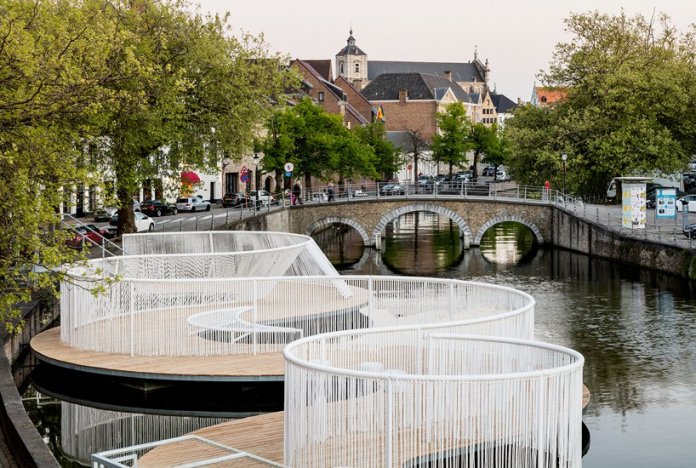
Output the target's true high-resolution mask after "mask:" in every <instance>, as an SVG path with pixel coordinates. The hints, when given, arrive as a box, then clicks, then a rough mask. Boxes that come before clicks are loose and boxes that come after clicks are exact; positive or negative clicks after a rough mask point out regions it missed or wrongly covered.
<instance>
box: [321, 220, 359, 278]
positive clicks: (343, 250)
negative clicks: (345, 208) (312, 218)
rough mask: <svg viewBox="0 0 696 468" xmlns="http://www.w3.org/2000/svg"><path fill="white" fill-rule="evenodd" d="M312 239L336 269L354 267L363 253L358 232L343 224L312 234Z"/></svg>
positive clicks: (335, 224)
mask: <svg viewBox="0 0 696 468" xmlns="http://www.w3.org/2000/svg"><path fill="white" fill-rule="evenodd" d="M312 238H313V239H314V241H315V242H316V243H317V245H319V247H321V250H322V251H323V252H324V255H326V256H327V257H328V259H329V260H331V263H333V264H334V265H335V266H336V267H337V268H347V267H350V266H351V265H354V264H355V263H357V262H358V261H360V259H361V258H362V257H363V254H364V252H365V244H364V243H363V240H362V237H360V234H359V233H358V231H356V230H355V229H353V228H352V227H350V226H348V225H345V224H340V223H334V224H331V225H330V226H328V227H327V228H326V229H323V230H321V231H318V232H316V233H314V234H312Z"/></svg>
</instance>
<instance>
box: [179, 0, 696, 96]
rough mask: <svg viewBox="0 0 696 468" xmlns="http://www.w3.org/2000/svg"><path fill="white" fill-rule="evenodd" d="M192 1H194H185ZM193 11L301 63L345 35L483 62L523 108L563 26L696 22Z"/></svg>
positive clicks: (418, 6)
mask: <svg viewBox="0 0 696 468" xmlns="http://www.w3.org/2000/svg"><path fill="white" fill-rule="evenodd" d="M192 1H194V2H195V1H196V0H192ZM198 3H199V4H200V10H201V12H219V13H222V12H229V13H230V24H231V26H232V28H233V31H234V32H235V33H238V32H240V31H244V32H248V33H252V34H254V35H257V34H261V33H262V34H263V35H264V38H265V40H266V42H268V43H269V45H270V49H271V50H273V51H277V52H282V53H284V54H287V55H289V56H290V57H291V58H301V59H331V60H332V61H333V66H334V68H335V61H334V59H335V55H336V53H337V52H338V51H339V50H341V49H342V48H343V47H344V46H345V45H346V39H347V38H348V34H349V30H350V28H351V27H352V28H353V36H354V37H355V39H356V45H357V46H358V47H360V48H361V49H362V50H363V51H364V52H365V53H366V54H367V56H368V59H369V60H405V61H424V62H470V61H471V60H472V59H473V57H474V49H475V48H477V50H478V55H479V58H480V59H481V60H484V61H485V59H486V58H487V59H488V60H489V64H490V69H491V79H490V81H491V83H490V84H491V86H495V87H496V89H497V91H498V92H499V93H502V94H505V95H506V96H507V97H509V98H510V99H512V100H517V98H521V99H522V100H523V101H528V100H529V99H530V98H531V95H532V88H533V86H534V83H535V82H537V83H538V79H537V78H536V76H537V74H538V72H539V70H541V69H547V68H548V64H549V61H550V60H551V58H552V55H553V50H554V47H555V45H556V44H557V43H559V42H567V41H570V40H571V39H572V36H570V35H569V34H568V33H567V32H566V31H565V30H564V27H565V24H564V22H563V20H564V19H565V18H567V17H568V16H569V14H570V13H571V12H574V13H582V12H587V11H592V10H598V11H600V12H601V13H608V14H617V13H619V12H620V11H621V8H623V9H624V10H625V11H626V12H627V13H628V14H630V15H633V14H636V13H640V14H642V15H643V16H645V17H648V18H649V17H651V16H652V15H653V11H657V12H663V13H666V14H667V15H669V16H670V18H671V19H672V21H673V23H674V25H675V26H676V27H677V28H678V29H680V30H681V31H686V29H687V27H688V25H689V24H692V23H696V6H694V5H695V4H694V3H693V0H661V1H659V2H657V1H656V0H622V1H617V0H603V1H602V0H555V1H553V0H527V1H522V0H496V1H494V2H488V1H485V0H483V1H477V2H471V1H467V0H428V1H419V2H415V1H412V0H371V1H368V0H353V1H351V2H343V3H341V2H335V3H332V2H329V1H326V0H198Z"/></svg>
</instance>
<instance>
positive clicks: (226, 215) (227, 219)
mask: <svg viewBox="0 0 696 468" xmlns="http://www.w3.org/2000/svg"><path fill="white" fill-rule="evenodd" d="M225 224H230V209H229V208H227V213H225Z"/></svg>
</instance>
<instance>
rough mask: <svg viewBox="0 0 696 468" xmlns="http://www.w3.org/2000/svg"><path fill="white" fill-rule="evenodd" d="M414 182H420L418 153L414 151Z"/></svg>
mask: <svg viewBox="0 0 696 468" xmlns="http://www.w3.org/2000/svg"><path fill="white" fill-rule="evenodd" d="M413 183H414V184H416V183H418V153H413Z"/></svg>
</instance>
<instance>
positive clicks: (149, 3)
mask: <svg viewBox="0 0 696 468" xmlns="http://www.w3.org/2000/svg"><path fill="white" fill-rule="evenodd" d="M280 63H281V58H280V57H277V56H274V55H271V54H269V53H268V51H267V50H266V45H265V44H264V42H263V39H262V38H255V37H252V36H243V37H241V38H234V37H232V36H231V35H230V34H229V28H228V26H227V17H217V16H216V17H202V16H200V15H197V14H191V13H190V5H189V4H187V3H185V2H183V1H178V0H171V1H155V0H128V1H126V0H114V1H109V2H104V1H101V0H79V1H77V0H52V1H41V2H25V1H9V2H0V175H1V176H2V180H3V183H2V184H0V211H2V213H3V216H2V217H1V218H0V320H2V321H4V322H5V323H6V324H8V327H12V326H13V325H11V324H12V323H14V322H13V321H12V318H13V317H15V316H16V315H17V314H18V313H17V310H16V306H17V304H18V303H19V302H24V301H29V300H30V299H31V298H32V296H33V294H35V293H36V292H37V291H41V290H49V291H50V290H53V289H54V288H55V285H56V281H57V280H59V279H61V278H62V277H63V274H64V273H63V271H64V270H63V269H61V268H60V267H61V265H63V264H65V263H71V262H75V261H79V260H80V259H83V258H84V252H78V251H76V250H73V249H71V248H69V247H68V246H67V245H66V241H67V240H69V239H70V238H71V236H72V234H71V233H69V232H68V231H65V230H62V229H60V227H59V223H58V222H59V219H58V217H57V215H56V213H57V211H58V208H59V206H60V205H61V204H63V203H65V204H66V206H67V205H69V204H70V202H71V196H70V194H71V193H73V192H75V191H76V190H77V189H78V188H79V187H87V186H92V185H97V184H100V183H101V182H100V181H101V179H102V178H106V177H112V178H115V180H116V184H117V192H118V196H119V198H120V200H121V204H122V206H123V208H122V211H121V213H122V216H120V217H119V219H121V220H124V222H128V221H130V222H132V207H131V204H130V203H129V201H130V197H131V195H132V194H133V193H134V192H135V191H136V190H137V189H138V187H139V184H140V183H141V182H142V181H143V180H144V179H145V178H148V177H154V176H156V177H161V176H162V175H163V174H166V173H167V172H169V173H171V174H174V173H178V171H179V170H180V168H181V165H190V166H193V167H216V166H217V164H218V159H221V157H222V154H223V153H225V152H226V153H228V154H230V155H232V156H234V155H238V154H240V153H241V152H242V151H243V150H244V149H245V148H248V146H249V145H250V143H251V139H252V136H253V134H254V132H255V131H256V130H257V129H258V125H259V123H260V122H262V120H263V119H264V118H265V115H266V114H267V113H268V110H269V107H270V103H271V102H272V100H273V98H274V97H275V96H278V95H280V93H281V91H282V89H283V85H284V81H285V77H286V75H285V73H284V72H282V71H281V69H280ZM124 227H125V226H120V227H119V229H120V230H121V231H124ZM131 229H132V226H131Z"/></svg>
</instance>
